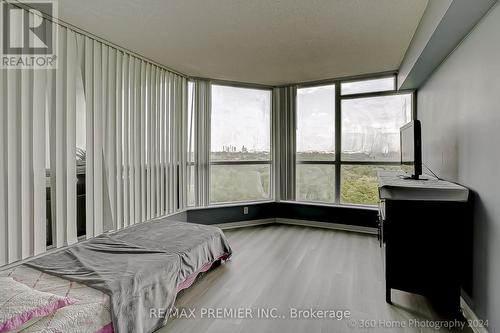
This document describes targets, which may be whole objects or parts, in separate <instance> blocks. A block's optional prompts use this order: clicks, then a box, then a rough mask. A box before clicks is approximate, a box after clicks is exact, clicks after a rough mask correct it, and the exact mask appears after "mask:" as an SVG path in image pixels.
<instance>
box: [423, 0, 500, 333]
mask: <svg viewBox="0 0 500 333" xmlns="http://www.w3.org/2000/svg"><path fill="white" fill-rule="evenodd" d="M499 31H500V6H499V5H498V4H496V5H495V6H494V7H493V8H492V9H491V10H490V12H489V13H488V14H487V15H486V16H485V17H484V18H483V19H482V20H481V21H480V22H479V24H478V25H477V26H476V27H475V28H474V30H473V31H472V32H471V33H470V35H469V36H468V37H467V38H466V39H465V40H464V41H463V42H462V44H461V45H459V46H458V48H457V49H455V51H454V52H453V53H452V54H451V55H450V56H449V57H448V58H447V59H446V60H445V61H444V62H443V63H442V64H441V65H440V67H439V68H438V69H437V70H436V71H435V72H434V73H433V74H432V76H431V77H430V78H429V79H428V81H427V82H426V83H425V84H424V85H423V87H421V88H420V90H419V91H418V118H419V119H420V120H421V121H422V137H423V161H424V163H425V164H426V165H427V166H428V167H429V168H430V169H432V170H433V171H434V172H435V173H436V174H438V175H439V176H440V177H442V178H444V179H447V180H451V181H456V182H459V183H461V184H463V185H465V186H467V187H469V188H470V189H471V190H473V191H474V193H475V200H476V201H475V207H474V221H473V224H474V226H473V229H474V230H473V242H474V243H473V267H472V274H473V276H472V293H471V295H470V296H471V300H470V305H471V307H472V308H473V310H474V311H475V312H476V314H477V315H478V316H479V317H481V318H483V319H489V321H490V322H489V324H490V325H489V331H490V332H499V331H500V317H498V313H500V283H499V281H500V261H499V260H498V254H499V253H500V177H499V171H500V149H499V147H498V145H499V143H500V43H499Z"/></svg>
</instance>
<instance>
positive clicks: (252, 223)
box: [211, 218, 276, 230]
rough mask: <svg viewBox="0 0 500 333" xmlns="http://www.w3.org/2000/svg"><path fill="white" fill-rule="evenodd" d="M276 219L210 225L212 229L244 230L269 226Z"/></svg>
mask: <svg viewBox="0 0 500 333" xmlns="http://www.w3.org/2000/svg"><path fill="white" fill-rule="evenodd" d="M275 220H276V219H274V218H270V219H261V220H248V221H238V222H228V223H220V224H211V225H213V226H214V227H219V228H221V229H223V230H224V229H235V228H244V227H253V226H257V225H264V224H271V223H274V222H275Z"/></svg>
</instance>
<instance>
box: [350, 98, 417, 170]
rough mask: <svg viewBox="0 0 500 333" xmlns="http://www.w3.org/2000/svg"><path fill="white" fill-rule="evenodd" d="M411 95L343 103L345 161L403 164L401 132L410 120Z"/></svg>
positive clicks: (359, 99)
mask: <svg viewBox="0 0 500 333" xmlns="http://www.w3.org/2000/svg"><path fill="white" fill-rule="evenodd" d="M410 105H411V95H410V94H406V95H392V96H380V97H370V98H356V99H348V100H343V101H342V160H343V161H392V162H397V161H399V160H400V147H399V145H400V143H399V128H400V127H401V126H403V125H404V124H406V123H407V122H409V121H410V120H411V113H410V112H409V111H410Z"/></svg>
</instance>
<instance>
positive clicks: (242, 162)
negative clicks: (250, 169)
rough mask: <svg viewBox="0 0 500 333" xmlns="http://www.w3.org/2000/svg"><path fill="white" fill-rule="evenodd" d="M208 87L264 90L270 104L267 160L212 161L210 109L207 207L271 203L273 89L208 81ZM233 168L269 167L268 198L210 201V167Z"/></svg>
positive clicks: (272, 189) (237, 83)
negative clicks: (237, 166) (248, 166)
mask: <svg viewBox="0 0 500 333" xmlns="http://www.w3.org/2000/svg"><path fill="white" fill-rule="evenodd" d="M210 85H211V87H212V88H213V87H214V86H222V87H232V88H240V89H252V90H264V91H268V92H269V97H270V100H269V101H270V103H269V160H228V161H223V160H215V161H214V160H212V133H211V131H212V129H211V128H212V112H213V110H212V108H211V107H210V133H209V135H208V138H207V139H208V140H209V146H210V149H209V152H208V154H209V164H208V192H209V193H208V205H209V206H229V205H238V204H241V203H248V204H252V203H263V202H272V201H274V198H275V187H274V173H273V167H274V158H273V157H274V146H273V134H274V126H273V125H274V124H273V87H270V86H265V85H259V84H251V83H239V82H228V81H223V80H210ZM211 98H213V95H212V96H211ZM224 165H229V166H235V165H269V197H268V198H265V199H256V200H233V201H221V202H214V201H212V195H211V188H212V177H211V174H212V166H224Z"/></svg>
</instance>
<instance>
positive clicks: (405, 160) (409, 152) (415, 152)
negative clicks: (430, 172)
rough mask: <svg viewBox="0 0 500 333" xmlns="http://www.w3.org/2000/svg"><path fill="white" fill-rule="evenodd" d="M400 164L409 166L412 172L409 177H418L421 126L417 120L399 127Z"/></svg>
mask: <svg viewBox="0 0 500 333" xmlns="http://www.w3.org/2000/svg"><path fill="white" fill-rule="evenodd" d="M399 132H400V138H401V164H402V165H403V166H411V167H412V169H413V172H412V173H411V174H410V175H409V178H412V179H419V176H420V175H422V126H421V124H420V121H419V120H413V121H411V122H409V123H408V124H406V125H404V126H403V127H401V128H400V130H399Z"/></svg>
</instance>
